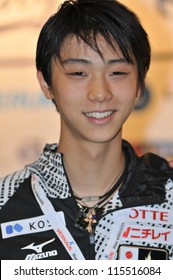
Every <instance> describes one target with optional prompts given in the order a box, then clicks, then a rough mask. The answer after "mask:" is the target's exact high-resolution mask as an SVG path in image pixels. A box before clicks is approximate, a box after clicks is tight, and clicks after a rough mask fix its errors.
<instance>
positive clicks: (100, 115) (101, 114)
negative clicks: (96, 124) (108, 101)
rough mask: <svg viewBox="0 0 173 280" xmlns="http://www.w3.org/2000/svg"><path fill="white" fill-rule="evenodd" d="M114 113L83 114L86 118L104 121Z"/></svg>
mask: <svg viewBox="0 0 173 280" xmlns="http://www.w3.org/2000/svg"><path fill="white" fill-rule="evenodd" d="M113 113H114V111H112V110H110V111H105V112H89V113H84V115H85V116H87V117H88V118H94V119H104V118H107V117H109V116H111V115H112V114H113Z"/></svg>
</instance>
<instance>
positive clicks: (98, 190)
mask: <svg viewBox="0 0 173 280" xmlns="http://www.w3.org/2000/svg"><path fill="white" fill-rule="evenodd" d="M58 150H59V151H60V152H62V153H63V155H64V157H63V159H64V166H65V169H66V172H67V175H68V178H69V181H70V183H71V187H72V189H73V191H74V192H75V193H76V194H77V195H78V196H79V197H83V196H89V195H90V196H91V195H93V196H94V195H99V196H100V195H103V194H104V193H105V192H106V191H107V190H108V189H109V188H110V187H111V185H112V183H113V182H114V181H116V179H118V177H119V175H120V173H121V171H122V170H123V168H124V157H123V151H122V141H121V139H118V140H117V139H116V141H113V142H112V143H110V144H108V145H107V144H96V143H91V145H87V147H86V146H85V145H76V143H73V142H69V143H68V144H67V143H65V142H63V144H61V142H60V145H59V149H58Z"/></svg>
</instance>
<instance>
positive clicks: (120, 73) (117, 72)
mask: <svg viewBox="0 0 173 280" xmlns="http://www.w3.org/2000/svg"><path fill="white" fill-rule="evenodd" d="M126 74H127V73H126V72H119V71H115V72H112V73H111V76H123V75H126Z"/></svg>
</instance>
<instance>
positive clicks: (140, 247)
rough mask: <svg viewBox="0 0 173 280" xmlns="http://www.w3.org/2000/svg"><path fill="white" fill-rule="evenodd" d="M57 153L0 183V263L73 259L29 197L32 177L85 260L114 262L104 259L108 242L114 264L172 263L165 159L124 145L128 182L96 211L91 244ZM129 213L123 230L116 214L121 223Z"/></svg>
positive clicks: (171, 188)
mask: <svg viewBox="0 0 173 280" xmlns="http://www.w3.org/2000/svg"><path fill="white" fill-rule="evenodd" d="M56 148H57V145H55V144H53V145H46V147H45V149H44V152H43V154H42V155H41V156H40V157H39V159H38V160H37V161H36V162H34V163H33V164H31V165H28V166H26V167H25V169H23V170H21V171H18V172H15V173H13V174H11V175H8V176H6V177H4V178H2V179H1V180H0V207H1V210H0V224H1V233H0V259H7V260H8V259H9V260H13V259H16V260H20V259H21V260H22V259H44V260H45V259H50V260H51V259H52V260H53V259H59V260H62V259H67V260H68V259H71V257H70V255H69V254H68V252H67V251H66V249H65V248H64V246H63V245H62V243H61V242H60V240H59V239H58V237H57V236H56V235H55V233H54V231H53V230H52V228H51V226H50V224H49V221H48V220H47V219H46V218H45V216H44V214H43V212H42V211H41V209H40V206H39V205H38V203H37V201H36V199H35V197H34V195H33V192H32V189H31V176H32V174H33V173H35V174H37V175H38V176H40V177H42V178H43V179H44V181H46V183H47V184H46V186H45V185H44V184H43V185H42V188H43V189H44V191H45V194H46V196H47V197H48V198H49V200H50V201H51V203H52V205H53V206H54V208H55V210H56V211H57V212H58V213H59V214H60V216H61V218H62V220H63V221H64V223H65V224H66V227H67V229H68V230H69V231H70V232H71V234H72V236H73V238H74V240H75V241H76V242H77V244H78V246H79V248H80V250H81V251H82V253H83V255H84V257H85V259H97V260H99V259H102V258H103V257H104V259H112V256H113V254H112V255H111V253H110V254H108V255H106V252H107V251H106V246H107V244H108V241H109V240H110V236H111V238H112V237H113V239H114V238H115V246H116V253H115V255H114V256H113V258H115V259H173V218H172V217H173V170H172V169H171V168H169V166H168V164H167V162H166V161H165V160H164V159H162V158H160V157H158V156H156V155H154V154H151V153H149V154H145V155H143V156H142V157H138V156H137V155H136V154H135V152H134V150H133V148H132V147H131V146H130V145H129V144H128V143H127V142H126V141H123V149H124V153H125V155H126V159H127V164H126V173H125V174H124V175H125V176H126V177H125V180H124V182H123V185H122V186H121V187H120V188H119V189H118V190H117V191H115V192H114V194H113V196H112V197H111V199H110V200H109V202H108V203H106V204H105V205H104V207H102V208H101V209H99V210H98V213H97V223H96V224H95V242H94V244H90V234H89V233H88V232H87V231H86V230H84V229H82V228H81V227H79V226H78V224H77V222H76V221H77V218H78V214H79V207H78V205H77V203H76V200H75V198H74V195H73V192H72V189H71V186H70V183H69V181H68V178H67V175H66V171H65V168H64V165H63V155H62V154H60V153H57V152H56ZM127 209H128V210H129V219H128V220H127V221H126V222H124V223H123V221H122V224H123V227H122V224H118V223H117V220H116V217H117V213H118V214H119V217H121V214H123V211H125V210H127ZM122 228H123V230H122ZM114 230H115V236H114ZM117 240H118V242H117Z"/></svg>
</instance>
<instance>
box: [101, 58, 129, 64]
mask: <svg viewBox="0 0 173 280" xmlns="http://www.w3.org/2000/svg"><path fill="white" fill-rule="evenodd" d="M119 63H128V62H127V60H126V59H125V58H115V59H109V60H108V61H106V64H107V65H110V64H119Z"/></svg>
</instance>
